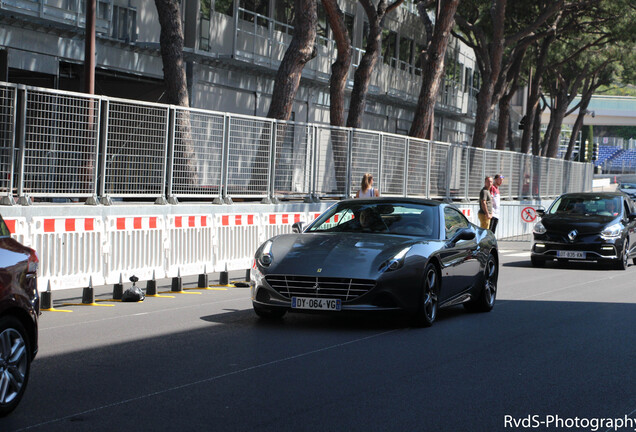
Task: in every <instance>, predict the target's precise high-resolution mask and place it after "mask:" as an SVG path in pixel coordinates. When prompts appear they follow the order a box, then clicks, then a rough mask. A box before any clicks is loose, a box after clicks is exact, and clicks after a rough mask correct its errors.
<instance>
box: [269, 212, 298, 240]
mask: <svg viewBox="0 0 636 432" xmlns="http://www.w3.org/2000/svg"><path fill="white" fill-rule="evenodd" d="M261 217H262V219H261V223H262V225H263V232H264V235H263V237H264V238H265V239H268V238H271V237H274V236H277V235H281V234H289V233H291V232H292V225H293V224H295V223H296V222H307V214H306V213H304V212H295V213H263V215H262V216H261Z"/></svg>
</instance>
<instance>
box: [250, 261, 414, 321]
mask: <svg viewBox="0 0 636 432" xmlns="http://www.w3.org/2000/svg"><path fill="white" fill-rule="evenodd" d="M398 273H399V272H395V275H388V277H386V276H387V275H386V274H385V275H383V277H381V278H380V279H379V280H376V281H375V285H374V286H373V287H372V288H371V289H369V290H368V291H367V292H366V293H364V294H362V295H360V296H358V297H355V298H352V299H346V298H341V310H340V311H337V312H335V311H334V312H332V311H314V310H307V309H295V308H292V300H291V297H294V296H296V297H304V298H323V299H324V298H332V296H330V294H324V293H309V292H306V293H303V294H298V295H294V294H291V295H290V294H288V293H286V292H284V291H283V292H281V290H280V289H279V290H277V289H275V288H274V287H273V286H272V285H271V284H270V283H269V282H268V281H267V279H266V277H265V275H263V274H262V273H261V272H260V271H259V270H258V269H254V268H252V271H251V272H250V279H251V280H250V289H251V295H252V302H253V303H254V304H257V305H260V306H264V307H269V308H282V309H286V310H288V311H290V312H320V313H340V312H347V311H349V312H355V311H378V312H379V311H383V312H391V311H407V312H415V311H416V310H417V307H418V305H419V300H418V296H419V295H420V289H419V287H420V286H421V282H417V280H416V278H411V277H407V278H405V277H404V275H403V274H402V275H398Z"/></svg>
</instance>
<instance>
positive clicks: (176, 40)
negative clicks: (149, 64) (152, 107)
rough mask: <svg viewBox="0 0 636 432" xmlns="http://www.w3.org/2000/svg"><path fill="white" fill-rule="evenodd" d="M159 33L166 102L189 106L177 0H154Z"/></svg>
mask: <svg viewBox="0 0 636 432" xmlns="http://www.w3.org/2000/svg"><path fill="white" fill-rule="evenodd" d="M155 5H156V7H157V13H158V15H159V24H160V25H161V34H160V36H159V44H160V46H161V59H162V60H163V80H164V83H165V85H166V96H167V97H168V103H169V104H173V105H179V106H184V107H187V106H190V102H189V99H188V86H187V80H186V71H185V63H184V61H183V29H182V28H181V13H180V8H179V2H178V1H177V0H155Z"/></svg>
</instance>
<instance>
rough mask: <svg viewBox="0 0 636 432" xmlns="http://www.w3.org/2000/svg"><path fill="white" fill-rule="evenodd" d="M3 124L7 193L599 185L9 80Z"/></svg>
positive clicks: (300, 192) (250, 193)
mask: <svg viewBox="0 0 636 432" xmlns="http://www.w3.org/2000/svg"><path fill="white" fill-rule="evenodd" d="M0 127H1V128H2V129H1V132H0V145H1V146H2V147H1V148H0V194H1V195H2V203H4V204H12V203H13V202H14V199H15V198H18V202H19V203H22V204H28V203H29V202H30V201H31V199H32V198H35V199H40V200H47V199H55V198H57V199H59V198H69V199H82V200H86V202H87V203H95V202H98V199H101V201H102V202H103V203H108V202H109V201H110V199H111V198H121V199H124V198H135V199H154V200H155V201H156V202H160V203H165V202H172V203H177V202H178V199H179V198H197V199H202V200H208V199H209V200H215V201H216V202H229V201H230V200H231V199H232V198H242V199H263V200H266V201H270V202H271V201H272V200H276V199H287V198H305V199H313V200H315V199H316V198H340V197H345V196H352V195H353V194H355V192H356V190H357V189H358V187H359V181H360V179H361V178H362V175H363V174H364V173H366V172H370V173H372V174H373V175H374V177H375V178H376V184H377V185H378V186H379V188H380V191H381V193H382V195H385V196H413V197H426V198H436V199H453V200H471V199H476V198H477V197H478V195H479V190H480V189H481V187H482V184H483V178H484V176H485V175H494V174H496V173H500V174H502V175H504V176H505V177H506V179H507V180H506V182H505V183H504V185H503V187H502V190H501V195H502V197H503V198H504V199H518V198H528V197H552V196H556V195H559V194H561V193H563V192H566V191H588V190H591V188H592V177H593V169H592V165H591V164H582V163H578V162H569V161H563V160H560V159H548V158H542V157H536V156H531V155H525V154H520V153H514V152H508V151H496V150H484V149H477V148H472V147H467V146H462V145H458V144H449V143H440V142H429V141H425V140H419V139H414V138H409V137H406V136H401V135H394V134H388V133H382V132H378V131H368V130H359V129H348V128H336V127H331V126H326V125H317V124H307V123H301V122H282V121H275V120H272V119H266V118H259V117H252V116H244V115H235V114H228V113H218V112H213V111H205V110H199V109H190V108H183V107H176V106H169V105H160V104H153V103H146V102H139V101H132V100H125V99H116V98H110V97H105V96H89V95H86V94H81V93H69V92H63V91H59V90H51V89H42V88H35V87H26V86H21V85H20V86H18V85H14V84H8V83H0Z"/></svg>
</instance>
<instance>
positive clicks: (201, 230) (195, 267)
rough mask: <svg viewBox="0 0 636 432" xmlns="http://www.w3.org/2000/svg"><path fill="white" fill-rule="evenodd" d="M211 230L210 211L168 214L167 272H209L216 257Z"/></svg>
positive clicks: (174, 273)
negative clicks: (176, 214) (198, 213)
mask: <svg viewBox="0 0 636 432" xmlns="http://www.w3.org/2000/svg"><path fill="white" fill-rule="evenodd" d="M214 232H215V230H214V226H213V223H212V216H210V215H187V216H173V215H169V216H168V225H167V235H168V239H167V248H166V258H167V267H168V268H167V272H166V273H167V276H168V277H175V276H177V275H178V274H181V275H186V274H190V275H193V274H201V273H203V272H204V271H206V272H211V271H212V269H213V268H214V260H215V251H214Z"/></svg>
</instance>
